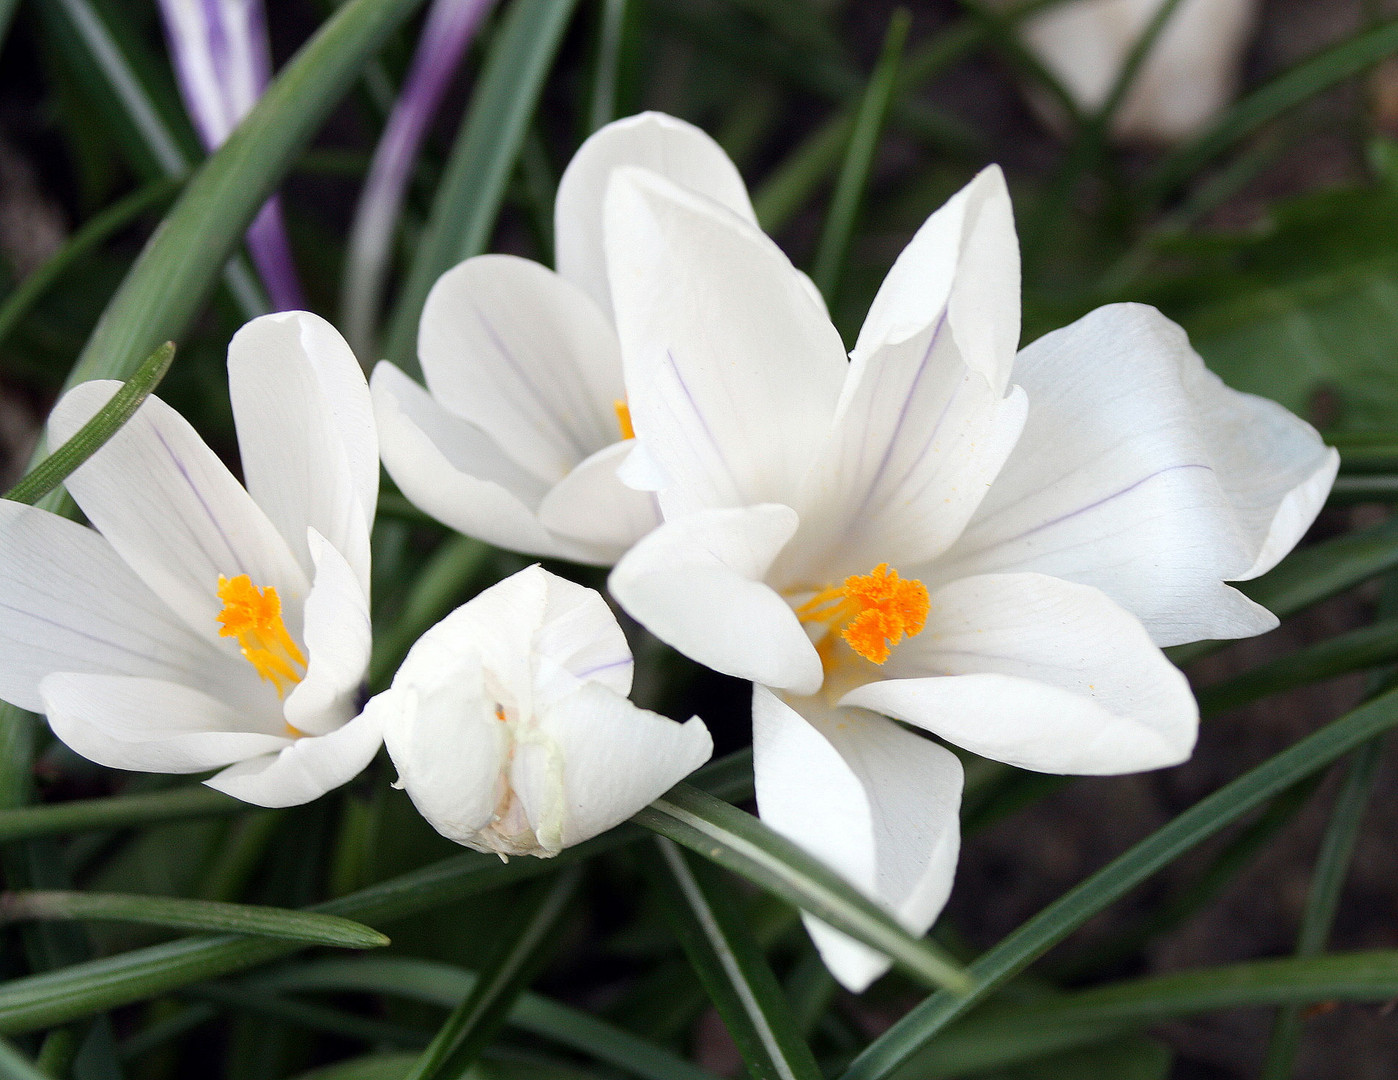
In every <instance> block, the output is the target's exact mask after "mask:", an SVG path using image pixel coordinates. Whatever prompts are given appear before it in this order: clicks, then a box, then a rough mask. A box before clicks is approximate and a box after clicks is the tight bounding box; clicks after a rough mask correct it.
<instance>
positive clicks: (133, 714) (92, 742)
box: [39, 672, 289, 773]
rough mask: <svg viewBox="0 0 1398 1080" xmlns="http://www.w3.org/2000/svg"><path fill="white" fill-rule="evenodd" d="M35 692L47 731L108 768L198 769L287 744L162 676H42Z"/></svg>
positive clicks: (241, 715)
mask: <svg viewBox="0 0 1398 1080" xmlns="http://www.w3.org/2000/svg"><path fill="white" fill-rule="evenodd" d="M39 693H40V696H41V697H42V698H43V705H44V712H45V713H46V714H47V715H48V718H49V725H50V726H51V727H52V728H53V733H54V734H55V735H57V736H58V737H59V738H60V739H62V740H63V742H64V743H66V744H67V745H68V746H69V747H70V748H71V749H72V750H74V751H76V752H77V753H79V754H81V755H82V756H83V757H85V758H87V759H88V760H90V761H95V762H97V763H98V764H99V765H106V766H108V767H110V768H113V769H132V770H135V771H137V772H163V773H191V772H203V771H204V770H205V769H212V768H216V767H218V766H221V765H227V764H229V763H230V762H234V761H242V760H243V759H245V758H249V757H253V756H255V755H258V754H265V753H267V752H268V751H273V750H276V749H278V748H279V747H282V746H285V745H287V743H288V741H289V740H288V739H287V737H286V736H285V735H283V734H282V733H281V732H276V733H273V732H271V731H267V730H257V729H256V728H255V727H253V726H251V723H252V722H251V721H250V718H249V717H248V716H247V715H246V714H244V713H242V712H241V711H235V710H234V709H231V708H229V707H228V706H227V705H225V704H224V703H223V702H221V701H216V700H215V699H214V698H211V697H210V696H209V695H208V694H205V693H202V692H201V691H199V690H194V689H192V688H190V687H188V686H180V685H177V684H175V683H171V682H165V681H163V680H160V679H144V678H131V677H126V676H120V675H75V674H71V673H68V672H63V673H59V674H55V675H49V676H48V677H47V678H45V679H44V681H43V682H42V683H40V684H39Z"/></svg>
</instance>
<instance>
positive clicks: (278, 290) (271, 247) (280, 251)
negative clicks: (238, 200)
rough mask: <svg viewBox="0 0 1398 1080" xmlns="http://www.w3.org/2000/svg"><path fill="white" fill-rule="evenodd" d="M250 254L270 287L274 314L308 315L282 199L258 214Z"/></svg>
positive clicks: (252, 227) (273, 199)
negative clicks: (287, 231)
mask: <svg viewBox="0 0 1398 1080" xmlns="http://www.w3.org/2000/svg"><path fill="white" fill-rule="evenodd" d="M248 250H249V251H250V252H252V261H253V263H254V265H256V267H257V272H258V273H259V274H260V275H261V276H262V283H263V284H264V285H266V286H267V295H268V296H269V297H270V298H271V300H272V309H273V310H274V311H304V310H305V309H306V300H305V297H304V295H303V294H302V292H301V279H300V278H298V277H297V276H296V263H295V262H293V261H292V257H291V242H290V240H289V239H288V238H287V235H286V224H285V222H283V220H282V203H281V199H280V197H278V196H276V195H273V196H272V197H271V198H270V199H268V200H267V201H266V202H265V203H264V204H263V206H262V209H261V210H260V211H258V214H257V217H255V218H253V220H252V224H251V225H250V226H248Z"/></svg>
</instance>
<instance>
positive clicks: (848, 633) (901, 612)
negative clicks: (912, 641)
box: [796, 563, 930, 671]
mask: <svg viewBox="0 0 1398 1080" xmlns="http://www.w3.org/2000/svg"><path fill="white" fill-rule="evenodd" d="M929 606H930V605H929V601H928V598H927V586H926V585H924V584H923V583H922V582H921V581H918V580H917V578H901V577H899V576H898V571H897V570H894V569H893V568H892V567H890V566H889V565H888V563H879V565H878V566H876V567H874V569H873V570H872V571H870V572H869V573H867V574H854V575H851V576H850V577H847V578H845V580H844V583H843V584H842V585H835V586H831V587H830V588H828V589H822V590H821V591H820V592H818V593H816V594H815V595H814V596H812V597H811V598H810V599H809V600H807V601H806V602H805V603H804V604H801V605H800V606H799V607H797V608H796V617H797V618H798V619H800V620H801V621H802V622H803V623H822V624H824V625H825V626H826V628H827V629H826V632H825V634H824V635H823V636H822V637H821V638H820V639H819V640H818V641H817V642H816V650H817V651H818V652H819V653H820V658H821V661H822V662H823V663H824V665H825V668H826V670H827V671H829V670H830V667H831V663H832V660H833V656H832V650H833V649H834V647H835V635H836V634H837V633H838V635H839V637H840V638H841V639H843V640H844V642H845V643H846V644H847V645H849V647H850V648H851V649H853V650H854V651H855V652H856V653H858V654H859V655H860V656H862V657H864V659H865V660H869V661H872V662H873V663H875V664H882V663H883V662H884V661H885V660H887V659H888V657H889V654H890V653H891V652H892V651H893V647H894V646H895V645H897V644H898V643H899V642H900V641H902V640H903V639H904V638H905V637H913V636H914V635H916V634H920V633H922V628H923V627H924V626H925V625H926V624H927V612H928V608H929Z"/></svg>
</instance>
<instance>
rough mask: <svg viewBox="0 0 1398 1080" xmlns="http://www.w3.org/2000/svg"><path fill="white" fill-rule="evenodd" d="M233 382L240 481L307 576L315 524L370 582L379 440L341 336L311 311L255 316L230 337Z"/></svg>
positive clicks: (366, 389) (361, 378)
mask: <svg viewBox="0 0 1398 1080" xmlns="http://www.w3.org/2000/svg"><path fill="white" fill-rule="evenodd" d="M228 391H229V395H230V397H231V398H232V402H233V417H234V419H235V420H236V421H237V425H238V453H239V456H240V457H241V458H242V464H243V479H244V482H245V483H246V484H247V488H248V491H249V492H250V493H251V494H252V496H253V498H254V499H256V500H257V504H258V505H259V506H261V507H262V509H263V510H265V511H266V512H267V516H268V517H269V518H271V519H272V522H273V524H275V525H276V526H277V528H278V530H279V531H280V532H281V534H282V536H283V537H284V538H285V539H286V542H287V543H288V544H289V545H290V546H291V549H292V550H293V551H295V552H296V554H297V558H298V559H299V560H300V562H301V566H302V568H303V569H304V570H305V571H306V574H307V576H310V575H311V574H312V572H313V563H312V559H311V553H310V551H309V550H308V549H307V547H306V529H307V528H308V527H310V528H314V529H315V530H316V531H317V532H319V533H320V534H321V535H322V536H324V537H325V538H326V539H327V540H329V541H330V542H331V543H332V544H334V545H335V547H336V549H337V550H339V551H340V552H342V553H343V554H344V555H345V556H346V558H348V559H349V561H350V565H351V566H353V567H354V569H355V573H356V574H358V575H359V579H360V584H361V586H362V587H363V588H364V589H365V590H366V591H367V590H368V588H369V548H368V532H369V528H370V527H371V526H372V525H373V523H374V508H375V506H376V505H377V502H378V487H379V445H378V435H377V433H376V431H375V426H374V411H373V405H372V403H371V402H370V400H369V386H368V384H367V383H366V382H365V381H364V373H363V371H362V370H360V367H359V362H358V361H357V360H356V359H355V358H354V353H352V352H351V351H350V347H349V346H348V345H347V344H345V340H344V338H342V337H340V335H339V333H338V332H337V331H336V330H335V328H334V327H333V326H331V325H330V324H329V323H328V322H326V321H325V320H324V319H322V318H320V317H319V316H317V315H312V314H310V313H309V312H305V311H287V312H281V313H279V314H276V315H264V316H262V317H261V318H259V319H254V320H252V322H250V323H248V324H247V325H245V326H244V327H243V328H242V329H241V330H239V331H238V332H237V333H236V334H234V335H233V340H232V342H230V343H229V346H228Z"/></svg>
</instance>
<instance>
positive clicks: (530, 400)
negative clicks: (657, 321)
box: [372, 113, 756, 566]
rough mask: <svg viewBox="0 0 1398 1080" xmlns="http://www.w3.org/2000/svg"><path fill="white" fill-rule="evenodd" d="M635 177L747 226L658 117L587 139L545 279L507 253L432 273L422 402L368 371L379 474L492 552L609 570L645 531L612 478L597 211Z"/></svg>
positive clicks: (415, 390) (721, 175)
mask: <svg viewBox="0 0 1398 1080" xmlns="http://www.w3.org/2000/svg"><path fill="white" fill-rule="evenodd" d="M626 165H638V166H644V167H646V168H649V169H653V170H655V171H656V172H659V173H661V174H663V175H665V176H668V177H669V178H670V179H671V180H673V181H675V182H676V183H678V184H680V185H682V186H684V187H686V188H688V189H691V190H693V191H696V192H699V193H701V194H703V195H705V196H707V197H709V198H712V199H716V200H718V201H719V202H720V203H722V204H723V205H724V206H726V207H727V208H728V209H730V210H731V211H733V212H734V213H736V214H738V215H740V216H741V217H742V218H743V219H745V220H747V221H749V222H755V220H756V219H755V217H754V215H753V211H752V204H751V202H750V201H749V199H748V194H747V189H746V188H745V187H744V186H743V181H742V177H741V176H739V175H738V170H737V169H736V168H735V167H734V165H733V163H732V162H731V161H729V159H728V157H727V155H725V154H724V152H723V151H722V150H721V149H719V147H718V145H717V144H716V143H715V142H714V141H713V140H712V139H711V138H709V136H708V135H706V134H704V133H703V132H702V131H700V130H699V129H698V128H695V127H692V126H691V125H689V124H686V123H684V122H683V121H680V120H675V119H673V118H672V117H669V116H664V115H662V114H659V113H644V114H642V115H640V116H634V117H629V118H627V119H625V120H618V121H616V122H615V123H612V124H609V125H607V126H606V127H604V128H602V129H601V130H600V131H598V132H597V133H596V134H594V135H593V136H592V137H591V138H589V139H588V140H587V141H586V142H585V143H583V145H582V147H581V148H580V149H579V150H578V152H577V154H576V155H575V156H574V157H573V160H572V162H571V163H570V164H569V166H568V168H567V170H566V171H565V172H564V174H563V178H562V180H561V181H560V183H559V186H558V199H557V203H556V205H555V212H554V219H555V234H556V241H557V249H558V272H557V273H555V272H554V271H552V270H549V269H548V268H547V267H544V266H541V265H539V264H538V263H534V262H530V261H528V260H526V259H520V258H516V257H514V256H511V255H482V256H480V257H478V258H474V259H467V260H466V261H465V262H463V263H461V264H460V265H459V266H457V267H455V268H454V269H452V270H449V271H447V273H445V274H443V275H442V277H441V278H440V279H439V280H438V282H437V284H436V285H435V286H433V289H432V292H431V294H430V295H429V296H428V298H427V303H426V305H425V306H424V308H423V312H422V322H421V324H420V327H419V333H418V355H419V357H420V358H421V361H422V370H423V375H424V376H425V378H426V380H427V390H426V391H424V390H423V388H422V387H420V386H418V385H417V384H416V383H415V382H413V381H412V380H411V379H409V378H408V377H407V376H406V375H404V374H403V372H402V371H400V370H399V369H397V368H396V367H394V366H393V365H392V364H389V363H386V362H385V363H381V364H379V365H378V367H377V368H376V369H375V371H374V377H373V380H372V383H373V393H374V404H375V409H376V411H377V414H378V420H379V432H380V439H381V443H382V451H383V461H384V467H385V468H386V469H387V470H388V474H389V475H390V476H391V477H392V478H393V480H394V482H395V483H396V484H397V485H398V487H399V488H400V489H401V490H402V492H403V494H404V495H406V496H407V497H408V498H409V499H410V500H411V501H412V502H413V503H414V505H416V506H417V507H419V508H420V509H422V510H423V511H425V512H426V513H428V514H430V515H432V516H433V517H435V518H437V519H438V520H439V521H442V522H444V523H445V524H447V525H450V526H451V527H452V528H454V529H456V530H458V531H460V532H463V533H466V534H467V535H470V536H477V537H480V538H481V539H483V540H487V541H489V542H490V543H492V544H496V545H499V546H501V547H505V548H510V549H511V550H514V551H522V552H526V553H528V554H532V555H545V556H555V557H561V558H566V559H572V560H574V561H577V562H584V563H593V564H597V565H608V566H609V565H611V564H612V563H614V562H615V561H616V560H617V558H619V557H620V555H621V554H622V552H624V551H625V550H626V549H627V548H629V547H630V546H631V544H633V543H634V542H635V541H636V540H637V539H639V538H640V537H641V536H644V535H645V534H646V533H647V532H649V531H650V530H651V529H653V528H654V527H655V526H656V524H657V523H658V522H659V513H658V511H657V509H656V506H655V500H654V499H653V498H652V497H651V496H650V495H649V494H647V493H643V492H637V491H634V490H632V489H631V488H628V487H627V486H625V485H624V484H622V483H621V482H620V481H619V480H618V479H617V476H616V470H617V466H618V464H619V463H620V462H621V460H622V459H623V458H624V457H625V456H626V455H627V454H628V453H629V452H630V448H631V442H630V440H631V422H630V418H629V415H628V413H627V407H626V391H625V388H624V385H623V382H622V372H621V355H620V351H619V347H618V344H617V337H616V329H615V327H614V325H613V319H612V305H611V296H610V292H609V289H608V285H607V270H606V261H605V257H604V254H603V241H602V199H603V195H604V193H605V190H606V186H607V181H608V178H609V177H610V176H611V174H612V172H613V170H615V169H616V168H618V167H620V166H626Z"/></svg>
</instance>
